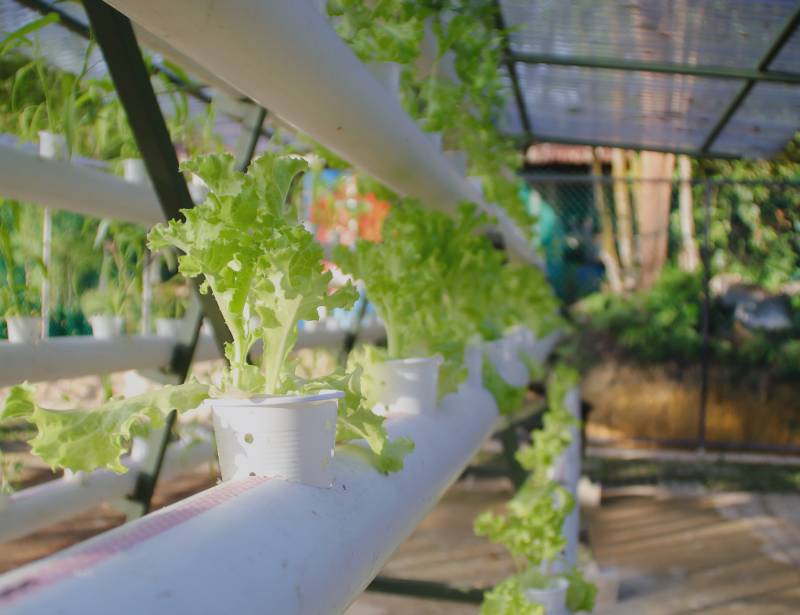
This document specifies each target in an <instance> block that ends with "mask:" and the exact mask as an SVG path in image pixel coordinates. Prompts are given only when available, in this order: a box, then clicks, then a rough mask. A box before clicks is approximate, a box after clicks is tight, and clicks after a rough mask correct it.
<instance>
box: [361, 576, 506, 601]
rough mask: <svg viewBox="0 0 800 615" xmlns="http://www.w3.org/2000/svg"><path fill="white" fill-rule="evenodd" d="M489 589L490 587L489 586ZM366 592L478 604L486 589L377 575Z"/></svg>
mask: <svg viewBox="0 0 800 615" xmlns="http://www.w3.org/2000/svg"><path fill="white" fill-rule="evenodd" d="M489 589H491V588H489ZM366 591H368V592H376V593H382V594H395V595H398V596H414V597H417V598H428V599H429V600H445V601H447V602H461V603H464V604H480V603H481V602H483V594H484V593H485V592H486V591H488V590H487V589H480V588H473V587H462V586H459V585H453V584H450V583H441V582H439V581H421V580H418V579H398V578H395V577H385V576H377V577H375V579H373V581H372V583H370V584H369V585H368V586H367V590H366Z"/></svg>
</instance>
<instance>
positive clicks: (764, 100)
mask: <svg viewBox="0 0 800 615" xmlns="http://www.w3.org/2000/svg"><path fill="white" fill-rule="evenodd" d="M798 125H800V88H798V87H796V86H790V85H787V84H784V83H757V84H756V85H755V86H754V87H753V89H752V90H751V91H750V93H749V94H748V95H747V98H745V99H744V101H743V102H742V104H741V105H740V107H739V109H738V110H737V111H736V113H734V114H733V117H731V119H730V120H729V121H728V124H727V125H726V126H725V128H724V129H723V130H722V132H721V133H720V134H719V136H718V137H717V139H716V141H715V142H714V144H713V146H712V148H711V149H712V150H713V151H715V152H723V153H728V154H738V155H741V156H745V157H748V158H760V157H769V156H772V155H774V154H776V153H778V152H779V151H780V150H781V149H783V147H784V146H785V145H786V142H787V141H788V140H789V139H791V138H792V136H793V135H794V133H795V131H796V130H797V128H798Z"/></svg>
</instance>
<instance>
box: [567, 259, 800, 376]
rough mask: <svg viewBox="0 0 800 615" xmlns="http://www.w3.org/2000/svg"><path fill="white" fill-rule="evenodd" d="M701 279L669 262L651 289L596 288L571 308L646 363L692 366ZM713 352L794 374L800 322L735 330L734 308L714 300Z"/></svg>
mask: <svg viewBox="0 0 800 615" xmlns="http://www.w3.org/2000/svg"><path fill="white" fill-rule="evenodd" d="M701 305H702V281H701V278H700V274H692V273H687V272H683V271H680V270H678V269H676V268H672V267H668V268H666V269H664V271H663V272H662V274H661V277H660V278H659V279H658V281H657V282H656V284H655V285H654V286H653V288H652V289H650V290H649V291H639V292H637V293H634V294H632V295H629V296H621V295H614V294H612V293H595V294H593V295H590V296H588V297H586V298H585V299H583V300H582V301H581V302H580V303H578V304H577V305H576V306H575V307H574V309H573V311H574V314H575V316H576V318H577V319H578V320H579V322H580V323H581V324H582V325H583V327H584V330H586V331H588V332H591V333H595V334H600V335H601V336H604V337H610V338H611V339H612V340H613V341H614V342H615V344H616V347H617V348H618V349H620V350H622V351H623V353H624V354H625V356H627V357H630V358H633V359H637V360H643V361H647V362H676V363H679V364H682V365H692V364H694V363H696V362H697V361H698V360H699V353H700V347H701V344H702V334H701V325H702V322H701ZM710 322H711V326H712V327H713V328H712V330H711V334H712V339H711V352H712V355H713V359H714V361H716V362H719V363H723V364H726V365H731V366H733V367H738V368H740V369H741V370H742V371H743V372H747V371H749V370H752V369H762V370H763V369H767V370H771V371H773V372H774V373H775V374H776V375H779V376H785V377H792V376H795V375H797V374H798V373H800V368H798V365H800V362H798V358H799V357H800V340H798V338H797V335H798V333H800V323H795V325H794V327H793V329H792V330H790V331H788V332H786V333H785V334H783V335H781V336H780V337H776V336H774V335H771V334H770V333H769V332H759V331H752V332H747V333H746V334H741V333H737V332H736V330H735V327H734V321H733V314H732V310H731V309H730V308H724V307H723V306H721V305H719V304H718V303H716V302H712V305H711V318H710Z"/></svg>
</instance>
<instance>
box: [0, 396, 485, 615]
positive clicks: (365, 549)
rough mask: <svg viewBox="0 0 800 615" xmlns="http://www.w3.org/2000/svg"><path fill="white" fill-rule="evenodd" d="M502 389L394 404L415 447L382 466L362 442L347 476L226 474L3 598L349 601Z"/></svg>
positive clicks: (34, 604)
mask: <svg viewBox="0 0 800 615" xmlns="http://www.w3.org/2000/svg"><path fill="white" fill-rule="evenodd" d="M496 419H497V409H496V406H495V403H494V400H493V399H492V397H491V395H490V394H489V393H488V392H487V391H485V390H483V389H479V388H474V389H470V388H465V389H463V390H462V392H461V393H460V394H458V395H455V396H451V397H450V398H448V400H447V401H446V403H443V404H442V405H441V407H440V408H439V409H437V410H436V411H434V412H430V413H426V414H424V415H405V416H397V417H394V418H390V419H389V420H388V421H387V423H388V430H389V432H390V434H391V435H392V436H399V435H403V436H410V437H412V438H413V439H414V441H415V442H416V449H415V450H414V452H413V453H411V454H410V455H409V456H408V457H407V458H406V460H405V468H404V469H403V471H402V472H398V473H396V474H392V475H389V476H383V475H381V474H379V473H378V472H376V471H375V470H374V469H373V468H372V467H371V466H369V465H368V464H367V463H366V462H365V461H364V460H363V459H361V457H360V455H359V454H357V453H356V452H354V451H355V450H362V451H363V449H361V448H360V447H359V446H358V445H350V446H349V447H346V448H345V447H339V448H337V452H336V458H335V460H334V468H335V476H336V480H335V483H334V486H333V487H332V488H330V489H318V488H314V487H308V486H305V485H300V484H296V483H289V482H285V481H281V480H268V479H248V480H246V481H241V482H234V483H227V484H223V485H220V486H217V487H214V488H212V489H209V490H207V491H205V492H202V493H199V494H197V495H195V496H193V497H191V498H188V499H187V500H184V501H182V502H179V503H177V504H174V505H172V506H169V507H167V508H164V509H162V510H159V511H157V512H155V513H153V514H151V515H148V516H146V517H144V518H142V519H139V520H137V521H134V522H132V523H129V524H128V525H126V526H123V527H121V528H118V529H116V530H112V531H110V532H107V533H105V534H103V535H102V536H99V537H96V538H93V539H91V540H89V541H87V542H85V543H82V544H80V545H78V546H75V547H72V548H70V549H67V550H66V551H63V552H61V553H59V554H57V555H55V556H54V557H51V558H48V559H45V560H43V561H41V562H38V563H35V564H33V565H30V566H26V567H23V568H21V569H19V570H16V571H14V572H11V573H9V574H7V575H5V576H4V577H2V579H0V610H2V609H3V608H4V607H7V608H9V609H13V612H14V613H15V614H16V615H26V614H34V613H35V614H36V615H39V614H40V613H58V614H60V615H69V614H72V613H75V614H77V613H80V614H84V613H100V612H104V611H106V610H108V605H109V604H113V605H114V609H115V611H116V613H117V614H118V615H125V614H137V615H138V614H139V613H148V614H149V615H159V614H165V615H166V614H169V615H174V614H175V613H191V612H198V613H237V615H247V614H249V613H253V614H255V613H258V614H262V613H264V612H270V613H286V614H289V613H303V614H304V615H314V614H325V615H330V614H331V613H341V612H343V611H344V609H345V608H347V606H348V605H349V604H350V603H351V602H352V601H353V600H354V599H355V598H356V597H357V596H358V595H359V594H360V593H361V592H362V591H363V590H364V588H365V587H366V585H367V584H368V583H369V581H370V580H371V579H372V578H373V577H374V576H375V575H376V574H377V573H378V571H379V570H380V569H381V567H382V566H383V564H384V563H385V562H386V560H387V559H388V558H389V556H390V555H391V554H392V552H393V551H394V549H395V548H396V547H397V546H398V545H399V544H400V543H401V542H402V541H403V540H405V539H406V537H407V536H408V535H409V534H410V533H411V532H412V530H413V529H414V527H415V526H416V525H417V524H418V523H419V522H420V521H421V520H422V518H423V517H424V515H425V514H426V513H427V512H428V511H429V510H430V509H431V508H432V507H433V506H434V505H435V504H436V502H437V500H438V499H439V498H440V497H441V496H442V494H443V493H444V492H445V490H446V489H447V488H448V487H449V486H450V485H451V484H452V483H453V482H454V481H455V480H456V478H457V477H458V476H459V474H460V473H461V471H462V470H463V468H464V467H465V466H466V464H467V463H468V462H469V460H470V459H471V458H472V456H473V455H474V454H475V453H476V452H477V450H478V449H479V447H480V446H481V444H482V442H483V441H484V440H485V439H486V437H487V436H488V435H489V434H490V432H491V431H492V428H493V426H494V424H495V421H496Z"/></svg>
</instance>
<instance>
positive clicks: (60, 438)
mask: <svg viewBox="0 0 800 615" xmlns="http://www.w3.org/2000/svg"><path fill="white" fill-rule="evenodd" d="M34 394H35V390H34V388H33V387H32V386H30V385H28V384H22V385H18V386H15V387H12V388H11V391H10V392H9V395H8V397H7V398H6V400H5V403H4V405H3V408H2V411H0V422H2V421H4V420H7V419H18V418H24V419H26V420H27V421H29V422H30V423H32V424H33V425H34V426H35V427H36V431H37V434H36V436H35V437H34V438H33V439H31V440H30V445H31V452H32V453H33V454H34V455H37V456H38V457H40V458H41V459H42V460H43V461H44V462H45V463H47V464H49V465H50V466H51V467H54V468H55V467H61V468H69V469H70V470H74V471H78V470H85V471H92V470H95V469H97V468H106V469H108V470H112V471H114V472H117V473H119V474H121V473H124V472H127V468H126V467H125V466H124V465H122V463H121V462H120V456H121V455H122V454H123V453H124V452H126V450H127V447H128V445H129V444H130V440H131V438H132V437H133V436H135V435H140V434H143V433H146V432H147V429H148V428H159V427H161V426H163V425H164V419H165V417H166V416H167V414H169V413H170V412H171V411H172V410H173V409H175V410H178V411H185V410H191V409H192V408H196V407H197V406H198V405H199V404H200V403H201V402H202V401H203V400H204V399H205V398H206V397H207V396H208V387H206V386H204V385H201V384H198V383H186V384H182V385H180V386H164V387H162V388H161V389H159V390H158V391H152V392H149V393H143V394H141V395H137V396H135V397H131V398H129V399H112V400H111V401H109V402H107V403H105V404H103V405H101V406H99V407H97V408H92V409H89V410H83V409H78V410H49V409H47V408H43V407H42V406H40V405H39V404H38V403H37V402H36V399H35V397H34Z"/></svg>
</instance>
